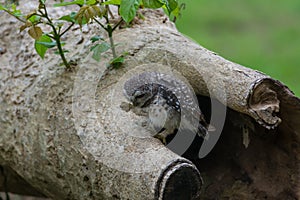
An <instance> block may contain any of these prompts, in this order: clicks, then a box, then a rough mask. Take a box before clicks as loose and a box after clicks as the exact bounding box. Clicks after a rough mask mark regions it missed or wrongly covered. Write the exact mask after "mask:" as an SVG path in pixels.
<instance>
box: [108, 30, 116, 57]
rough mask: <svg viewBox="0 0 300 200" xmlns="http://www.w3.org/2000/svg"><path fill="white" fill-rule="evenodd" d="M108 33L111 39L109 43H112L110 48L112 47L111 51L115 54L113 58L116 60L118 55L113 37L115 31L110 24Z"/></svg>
mask: <svg viewBox="0 0 300 200" xmlns="http://www.w3.org/2000/svg"><path fill="white" fill-rule="evenodd" d="M106 31H107V33H108V37H109V42H110V47H111V51H112V54H113V58H114V59H115V58H117V54H116V49H115V44H114V40H113V37H112V34H113V31H114V29H112V27H111V26H110V24H108V25H107V29H106Z"/></svg>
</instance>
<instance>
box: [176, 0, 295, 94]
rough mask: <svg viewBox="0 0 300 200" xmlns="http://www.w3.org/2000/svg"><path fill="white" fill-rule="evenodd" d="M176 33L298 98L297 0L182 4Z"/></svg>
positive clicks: (197, 0) (201, 0) (219, 0)
mask: <svg viewBox="0 0 300 200" xmlns="http://www.w3.org/2000/svg"><path fill="white" fill-rule="evenodd" d="M180 2H184V3H185V4H186V8H185V10H183V11H182V17H181V18H180V19H179V20H177V23H176V24H177V28H178V30H179V31H180V32H182V33H184V34H186V35H188V36H189V37H191V38H192V39H194V40H196V41H197V42H198V43H199V44H200V45H202V46H204V47H205V48H207V49H209V50H212V51H214V52H216V53H218V54H219V55H221V56H222V57H224V58H226V59H228V60H231V61H233V62H236V63H239V64H242V65H244V66H247V67H250V68H253V69H257V70H260V71H262V72H265V73H266V74H268V75H270V76H272V77H273V78H275V79H278V80H280V81H281V82H283V83H284V84H286V85H287V86H288V87H289V88H290V89H291V90H292V91H293V92H294V93H295V94H296V95H297V96H298V97H300V84H299V82H300V81H299V80H300V0H264V1H262V0H226V1H222V0H181V1H180Z"/></svg>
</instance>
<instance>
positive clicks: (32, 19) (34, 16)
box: [28, 15, 41, 23]
mask: <svg viewBox="0 0 300 200" xmlns="http://www.w3.org/2000/svg"><path fill="white" fill-rule="evenodd" d="M40 19H41V17H40V16H37V15H32V16H31V17H29V18H28V20H29V21H30V22H32V23H36V22H39V21H40Z"/></svg>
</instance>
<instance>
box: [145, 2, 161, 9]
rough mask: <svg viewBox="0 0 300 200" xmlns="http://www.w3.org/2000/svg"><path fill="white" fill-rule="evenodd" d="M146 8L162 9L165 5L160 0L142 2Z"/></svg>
mask: <svg viewBox="0 0 300 200" xmlns="http://www.w3.org/2000/svg"><path fill="white" fill-rule="evenodd" d="M142 2H143V5H144V7H145V8H152V9H157V8H161V7H162V6H163V5H164V4H163V3H162V2H161V1H160V0H142Z"/></svg>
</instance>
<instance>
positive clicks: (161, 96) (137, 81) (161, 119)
mask: <svg viewBox="0 0 300 200" xmlns="http://www.w3.org/2000/svg"><path fill="white" fill-rule="evenodd" d="M124 95H125V96H126V98H127V99H128V100H129V101H130V102H131V103H132V105H133V106H134V107H136V108H139V109H143V110H144V111H145V112H147V113H148V118H149V125H150V127H151V128H152V129H153V130H154V134H153V135H154V137H156V138H158V139H160V140H161V141H162V142H163V143H164V144H166V138H167V136H169V135H171V134H174V133H176V132H177V131H192V132H193V133H196V134H197V135H199V136H200V137H203V138H205V137H206V136H208V130H207V128H208V124H207V123H206V121H205V119H204V117H203V114H202V113H201V111H200V109H199V107H198V104H197V100H196V98H194V97H195V95H193V93H192V91H191V90H190V87H189V86H188V85H187V84H185V83H184V82H183V81H181V80H177V79H176V78H174V77H172V76H170V75H167V74H162V73H158V72H144V73H141V74H138V75H135V76H133V77H131V78H130V79H128V80H127V81H126V82H125V84H124Z"/></svg>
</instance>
